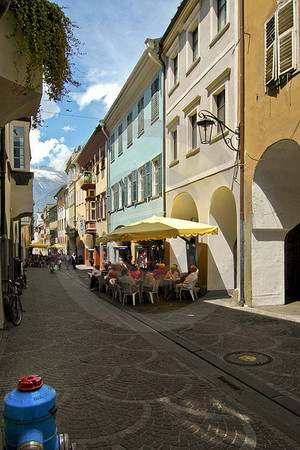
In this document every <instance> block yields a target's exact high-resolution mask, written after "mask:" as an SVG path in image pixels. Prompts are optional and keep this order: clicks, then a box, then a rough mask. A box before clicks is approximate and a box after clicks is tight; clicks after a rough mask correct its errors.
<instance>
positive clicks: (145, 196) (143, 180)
mask: <svg viewBox="0 0 300 450" xmlns="http://www.w3.org/2000/svg"><path fill="white" fill-rule="evenodd" d="M142 186H143V197H144V198H143V200H145V199H146V198H147V180H146V164H144V165H143V167H142Z"/></svg>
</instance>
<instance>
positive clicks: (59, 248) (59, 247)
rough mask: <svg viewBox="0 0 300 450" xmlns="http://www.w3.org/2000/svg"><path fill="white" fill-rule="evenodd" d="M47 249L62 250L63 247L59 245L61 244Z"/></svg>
mask: <svg viewBox="0 0 300 450" xmlns="http://www.w3.org/2000/svg"><path fill="white" fill-rule="evenodd" d="M49 248H53V249H56V250H62V249H63V248H65V247H64V246H63V245H61V244H53V245H51V247H49Z"/></svg>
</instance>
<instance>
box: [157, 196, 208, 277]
mask: <svg viewBox="0 0 300 450" xmlns="http://www.w3.org/2000/svg"><path fill="white" fill-rule="evenodd" d="M170 217H172V218H175V219H182V220H192V221H194V222H199V221H200V220H199V215H198V209H197V205H196V202H195V200H194V199H193V197H192V196H191V194H189V193H188V192H181V193H180V194H178V195H177V196H176V197H175V198H174V200H173V204H172V208H171V212H170ZM167 243H168V251H167V252H166V253H165V255H166V258H165V259H166V262H167V264H170V265H171V264H177V266H178V267H179V270H180V271H181V272H187V271H188V269H189V266H191V265H192V264H196V265H197V266H198V267H199V268H200V284H201V285H205V286H206V285H207V283H206V273H207V258H206V254H203V251H202V250H203V249H202V248H201V245H199V244H198V237H191V238H180V237H178V238H176V239H167ZM202 247H204V246H202Z"/></svg>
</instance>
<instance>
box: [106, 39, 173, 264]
mask: <svg viewBox="0 0 300 450" xmlns="http://www.w3.org/2000/svg"><path fill="white" fill-rule="evenodd" d="M146 45H147V49H146V50H145V51H144V53H143V55H142V56H141V58H140V59H139V61H138V63H137V64H136V66H135V68H134V69H133V71H132V73H131V74H130V76H129V78H128V79H127V81H126V83H125V84H124V86H123V88H122V90H121V92H120V94H119V95H118V97H117V99H116V100H115V102H114V103H113V105H112V107H111V108H110V110H109V111H108V113H107V115H106V116H105V118H104V125H105V130H106V132H107V133H108V134H109V151H108V183H107V184H108V187H107V212H108V231H112V230H114V229H115V228H117V227H120V226H122V225H128V224H130V223H132V222H136V221H138V220H141V219H144V218H146V217H149V216H153V215H156V216H162V215H164V201H163V200H164V199H163V172H162V164H163V87H164V80H163V68H162V63H161V61H160V59H159V55H158V42H157V41H155V40H153V39H147V41H146ZM142 252H145V253H148V257H150V253H151V243H150V244H149V243H148V244H146V243H145V242H143V243H140V244H133V243H132V244H130V243H122V244H121V245H119V244H118V245H117V244H116V243H114V244H111V245H110V249H109V259H110V260H111V261H113V262H118V261H121V260H122V261H123V260H126V258H127V257H128V255H129V254H130V253H131V255H132V257H133V260H135V261H137V259H138V255H139V254H141V253H142Z"/></svg>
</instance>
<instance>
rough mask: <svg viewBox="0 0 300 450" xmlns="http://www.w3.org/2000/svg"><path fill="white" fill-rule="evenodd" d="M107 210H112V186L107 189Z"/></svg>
mask: <svg viewBox="0 0 300 450" xmlns="http://www.w3.org/2000/svg"><path fill="white" fill-rule="evenodd" d="M106 211H107V212H108V213H110V212H111V198H110V188H109V187H108V188H107V189H106Z"/></svg>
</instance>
